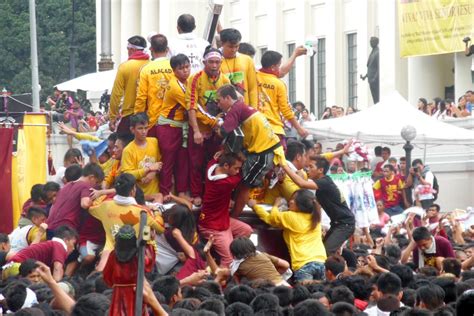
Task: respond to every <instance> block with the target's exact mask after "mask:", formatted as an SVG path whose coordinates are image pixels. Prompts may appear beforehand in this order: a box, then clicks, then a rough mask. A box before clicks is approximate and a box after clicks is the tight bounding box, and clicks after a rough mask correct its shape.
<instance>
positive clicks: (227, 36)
mask: <svg viewBox="0 0 474 316" xmlns="http://www.w3.org/2000/svg"><path fill="white" fill-rule="evenodd" d="M220 38H221V41H222V55H223V56H224V60H223V61H222V64H221V71H222V73H223V74H225V75H226V77H227V78H229V80H230V83H231V84H232V85H233V86H234V87H235V88H236V89H237V91H238V92H239V93H240V94H241V95H242V96H243V97H244V103H245V104H247V105H250V106H251V107H253V108H256V107H257V102H258V92H257V78H256V75H255V73H256V71H255V65H254V63H253V59H252V58H251V57H249V56H248V55H245V54H239V53H238V50H239V45H240V41H241V40H242V35H241V34H240V32H239V31H238V30H236V29H232V28H228V29H224V30H222V31H221V32H220Z"/></svg>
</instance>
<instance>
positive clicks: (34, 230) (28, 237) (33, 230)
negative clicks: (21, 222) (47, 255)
mask: <svg viewBox="0 0 474 316" xmlns="http://www.w3.org/2000/svg"><path fill="white" fill-rule="evenodd" d="M39 229H40V228H39V227H38V226H35V225H33V226H32V227H31V229H30V230H29V231H28V234H27V235H26V240H27V241H28V245H31V243H32V242H33V241H34V240H35V237H36V234H37V233H38V232H39ZM45 240H46V233H44V234H43V235H42V236H41V239H40V241H45Z"/></svg>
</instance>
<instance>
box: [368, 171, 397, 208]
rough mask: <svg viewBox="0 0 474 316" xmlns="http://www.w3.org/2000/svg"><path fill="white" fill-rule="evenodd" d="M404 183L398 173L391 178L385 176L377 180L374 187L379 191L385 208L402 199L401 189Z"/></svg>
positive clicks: (395, 204) (394, 204)
mask: <svg viewBox="0 0 474 316" xmlns="http://www.w3.org/2000/svg"><path fill="white" fill-rule="evenodd" d="M403 187H404V184H403V181H402V179H400V177H399V176H398V175H394V176H393V178H392V179H391V180H387V179H385V178H382V179H379V180H377V182H375V184H374V189H375V190H378V191H379V192H380V195H381V196H382V200H383V204H384V206H385V208H390V207H394V206H397V205H399V204H400V202H401V201H402V190H403Z"/></svg>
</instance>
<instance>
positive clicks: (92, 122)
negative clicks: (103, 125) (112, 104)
mask: <svg viewBox="0 0 474 316" xmlns="http://www.w3.org/2000/svg"><path fill="white" fill-rule="evenodd" d="M87 124H89V127H90V128H91V129H93V130H94V131H95V130H96V129H97V119H96V118H95V117H94V116H90V117H89V118H88V119H87Z"/></svg>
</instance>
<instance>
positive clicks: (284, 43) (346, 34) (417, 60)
mask: <svg viewBox="0 0 474 316" xmlns="http://www.w3.org/2000/svg"><path fill="white" fill-rule="evenodd" d="M111 2H112V53H113V56H112V58H113V61H114V62H115V65H118V64H119V63H120V62H122V61H124V60H126V58H127V53H126V40H127V39H128V38H129V37H131V36H133V35H136V34H140V35H142V36H144V37H146V36H147V35H148V34H150V33H151V32H152V31H157V32H159V33H163V34H165V35H166V36H168V37H172V36H176V35H177V31H176V20H177V18H178V16H179V15H180V14H183V13H190V14H192V15H194V16H195V18H196V24H197V31H196V32H197V34H198V35H202V34H203V28H204V25H205V23H206V19H207V14H208V1H206V0H141V1H136V0H112V1H111ZM473 18H474V16H473ZM220 21H221V23H222V25H223V27H224V28H225V27H234V28H237V29H239V30H240V32H241V33H242V37H243V38H242V41H243V42H249V43H251V44H252V45H253V46H254V47H255V48H256V49H257V55H256V57H255V60H256V64H259V59H260V57H261V54H262V53H263V52H264V51H265V50H267V49H269V50H276V51H279V52H281V53H282V54H283V55H284V56H289V55H290V54H291V52H292V50H293V49H294V47H295V45H301V44H303V43H304V42H305V41H306V40H307V39H316V40H317V42H318V45H317V54H316V55H315V57H314V60H313V65H311V61H310V60H311V58H308V57H300V58H298V60H297V62H296V65H295V67H294V70H292V71H291V72H290V74H289V75H287V77H286V78H285V80H286V81H287V84H288V89H289V96H290V100H291V101H296V100H301V101H303V102H304V103H305V104H306V105H307V106H310V104H311V109H312V111H313V112H314V113H315V114H319V115H320V114H321V109H323V108H324V107H325V106H331V105H334V104H337V105H342V106H345V107H347V106H348V105H353V106H356V107H357V108H359V109H363V108H365V107H366V106H370V105H371V104H372V97H371V95H370V89H369V85H368V83H367V81H362V80H361V79H360V78H359V75H360V74H365V73H366V72H367V67H366V62H367V57H368V56H369V54H370V51H371V48H370V45H369V39H370V37H371V36H377V37H379V39H380V44H379V48H380V90H381V95H383V93H384V92H385V91H391V90H393V89H396V90H398V91H399V92H400V93H401V94H402V95H403V96H404V97H405V98H407V99H408V100H409V101H410V103H412V104H413V105H415V104H416V103H417V100H418V98H420V97H425V98H426V99H428V100H431V99H433V98H434V97H437V96H439V97H441V98H447V97H450V98H456V99H457V98H458V97H459V96H460V95H462V94H463V93H464V92H465V91H466V90H468V89H472V88H473V85H472V82H471V74H470V71H469V70H470V67H471V58H466V57H465V56H464V53H463V52H460V53H451V54H443V55H434V56H424V57H409V58H400V57H399V56H400V55H399V40H398V39H399V36H398V20H397V1H396V0H384V1H381V0H326V1H324V0H265V1H263V0H260V1H257V0H224V8H223V11H222V15H221V18H220ZM100 27H101V25H100V1H97V30H98V32H97V43H98V44H97V53H98V55H99V53H100ZM311 66H313V67H311ZM311 73H313V75H314V89H313V93H314V94H313V95H311V86H310V76H311ZM318 109H319V110H318ZM319 115H318V116H319Z"/></svg>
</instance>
